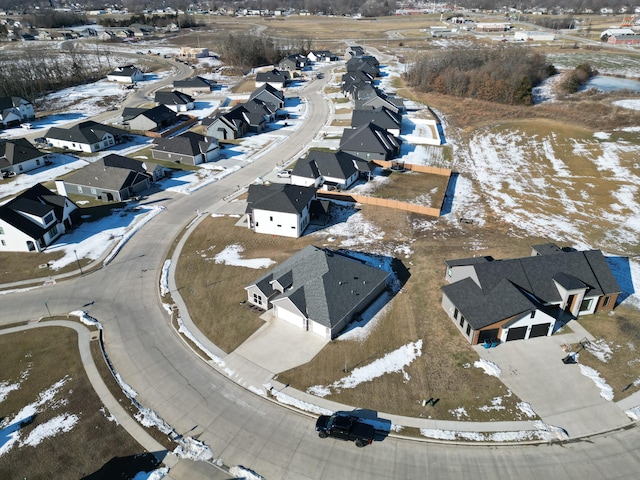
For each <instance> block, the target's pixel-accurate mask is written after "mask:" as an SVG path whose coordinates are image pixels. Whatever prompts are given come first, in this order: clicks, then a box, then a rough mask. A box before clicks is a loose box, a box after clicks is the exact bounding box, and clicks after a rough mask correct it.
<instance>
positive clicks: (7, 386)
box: [0, 381, 20, 403]
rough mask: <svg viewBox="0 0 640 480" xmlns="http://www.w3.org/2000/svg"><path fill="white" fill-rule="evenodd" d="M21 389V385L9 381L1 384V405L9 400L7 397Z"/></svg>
mask: <svg viewBox="0 0 640 480" xmlns="http://www.w3.org/2000/svg"><path fill="white" fill-rule="evenodd" d="M19 388H20V384H19V383H9V382H7V381H4V382H0V403H2V402H3V401H4V399H5V398H7V395H9V394H10V393H11V392H13V391H14V390H18V389H19Z"/></svg>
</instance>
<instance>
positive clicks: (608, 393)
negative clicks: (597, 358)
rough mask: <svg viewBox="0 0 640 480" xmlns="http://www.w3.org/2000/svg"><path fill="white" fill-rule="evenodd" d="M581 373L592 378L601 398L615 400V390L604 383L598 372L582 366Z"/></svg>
mask: <svg viewBox="0 0 640 480" xmlns="http://www.w3.org/2000/svg"><path fill="white" fill-rule="evenodd" d="M580 373H582V375H584V376H585V377H588V378H590V379H591V380H592V381H593V383H595V384H596V386H597V387H598V388H599V389H600V396H601V397H602V398H604V399H605V400H609V401H611V400H613V388H611V386H610V385H608V384H607V382H605V381H604V379H603V378H602V377H601V376H600V373H598V371H597V370H594V369H593V368H591V367H588V366H586V365H583V364H580Z"/></svg>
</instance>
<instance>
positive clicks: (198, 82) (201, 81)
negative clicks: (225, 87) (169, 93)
mask: <svg viewBox="0 0 640 480" xmlns="http://www.w3.org/2000/svg"><path fill="white" fill-rule="evenodd" d="M216 84H217V82H216V81H215V80H210V79H208V78H202V77H200V76H197V75H196V76H195V77H191V78H187V79H186V80H174V82H173V87H174V88H209V89H211V88H212V87H213V86H215V85H216Z"/></svg>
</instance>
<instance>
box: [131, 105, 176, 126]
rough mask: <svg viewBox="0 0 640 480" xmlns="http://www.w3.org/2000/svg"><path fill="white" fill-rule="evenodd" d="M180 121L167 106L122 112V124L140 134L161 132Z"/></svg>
mask: <svg viewBox="0 0 640 480" xmlns="http://www.w3.org/2000/svg"><path fill="white" fill-rule="evenodd" d="M178 121H179V117H178V115H177V114H176V112H175V111H173V110H171V109H170V108H169V107H167V106H166V105H156V106H155V107H153V108H132V107H126V108H125V109H124V110H123V111H122V122H123V123H124V124H125V125H126V126H127V127H128V128H129V130H135V131H138V132H159V131H161V130H164V129H166V128H169V127H170V126H172V125H175V124H176V123H178Z"/></svg>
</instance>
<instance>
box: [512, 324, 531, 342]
mask: <svg viewBox="0 0 640 480" xmlns="http://www.w3.org/2000/svg"><path fill="white" fill-rule="evenodd" d="M526 334H527V327H516V328H510V329H509V332H508V333H507V342H510V341H511V340H523V339H524V337H525V335H526Z"/></svg>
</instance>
